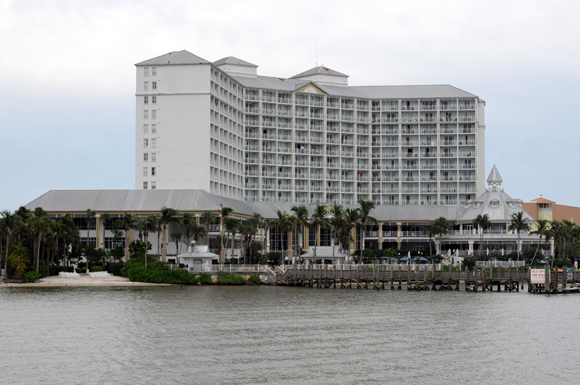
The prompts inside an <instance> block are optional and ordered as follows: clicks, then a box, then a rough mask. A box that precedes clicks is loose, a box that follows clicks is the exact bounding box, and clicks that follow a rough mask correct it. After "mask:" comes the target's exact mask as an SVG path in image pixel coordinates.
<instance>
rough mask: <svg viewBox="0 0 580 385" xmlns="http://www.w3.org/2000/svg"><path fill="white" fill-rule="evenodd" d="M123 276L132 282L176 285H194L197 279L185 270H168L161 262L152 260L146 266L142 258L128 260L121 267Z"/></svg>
mask: <svg viewBox="0 0 580 385" xmlns="http://www.w3.org/2000/svg"><path fill="white" fill-rule="evenodd" d="M121 273H122V275H123V276H124V277H127V278H129V279H130V280H131V281H133V282H150V283H171V284H178V285H195V284H197V283H198V282H199V281H198V279H197V278H196V277H195V276H194V275H193V274H189V273H188V272H187V270H169V269H168V268H167V266H166V265H164V264H163V263H161V262H154V263H152V264H150V265H148V266H147V269H145V263H144V261H143V260H130V261H128V262H126V263H125V266H124V267H123V268H122V269H121Z"/></svg>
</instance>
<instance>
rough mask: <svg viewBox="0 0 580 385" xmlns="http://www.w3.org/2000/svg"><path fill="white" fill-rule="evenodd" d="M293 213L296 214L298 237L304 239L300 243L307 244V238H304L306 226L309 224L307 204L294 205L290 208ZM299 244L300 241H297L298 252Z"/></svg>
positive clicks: (297, 251)
mask: <svg viewBox="0 0 580 385" xmlns="http://www.w3.org/2000/svg"><path fill="white" fill-rule="evenodd" d="M290 210H291V211H292V212H293V213H294V216H295V217H296V223H295V226H296V229H295V231H296V235H297V236H298V235H299V236H298V237H297V239H300V240H302V241H301V242H300V244H301V245H302V244H303V245H304V246H306V242H307V240H304V228H305V227H306V226H307V225H308V209H307V208H306V206H304V205H300V206H294V207H292V208H291V209H290ZM299 250H300V249H299V245H298V242H296V254H295V255H298V254H299Z"/></svg>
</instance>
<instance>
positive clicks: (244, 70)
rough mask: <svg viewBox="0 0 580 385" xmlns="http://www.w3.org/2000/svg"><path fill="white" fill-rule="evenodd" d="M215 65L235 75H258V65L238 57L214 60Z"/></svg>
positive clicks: (248, 76) (249, 76) (251, 76)
mask: <svg viewBox="0 0 580 385" xmlns="http://www.w3.org/2000/svg"><path fill="white" fill-rule="evenodd" d="M213 65H215V66H216V67H218V68H219V69H221V70H222V71H225V72H227V73H229V74H230V75H233V76H243V77H247V78H255V77H258V66H257V65H255V64H252V63H249V62H247V61H245V60H242V59H238V58H237V57H233V56H228V57H224V58H223V59H220V60H218V61H215V62H213Z"/></svg>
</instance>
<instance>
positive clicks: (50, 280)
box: [0, 274, 171, 288]
mask: <svg viewBox="0 0 580 385" xmlns="http://www.w3.org/2000/svg"><path fill="white" fill-rule="evenodd" d="M170 285H171V284H168V283H147V282H131V281H130V280H129V279H128V278H124V277H118V276H115V275H111V276H110V277H108V278H91V277H90V276H89V275H88V274H81V275H80V277H79V278H78V279H74V278H61V277H59V276H58V275H54V276H50V277H45V278H42V279H40V280H38V281H37V282H30V283H7V282H4V281H2V282H0V288H2V287H11V288H12V287H15V288H16V287H22V288H30V287H38V288H46V287H138V286H170Z"/></svg>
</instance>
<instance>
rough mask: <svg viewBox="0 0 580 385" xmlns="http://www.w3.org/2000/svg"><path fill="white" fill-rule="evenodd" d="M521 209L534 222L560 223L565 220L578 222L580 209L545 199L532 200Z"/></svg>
mask: <svg viewBox="0 0 580 385" xmlns="http://www.w3.org/2000/svg"><path fill="white" fill-rule="evenodd" d="M522 208H523V209H524V210H526V212H527V213H529V214H530V215H531V216H532V217H533V218H534V219H535V220H537V219H547V220H549V221H553V220H556V221H562V220H564V219H566V220H568V221H574V222H578V221H579V220H580V207H575V206H566V205H559V204H557V203H556V202H554V201H551V200H549V199H546V198H538V199H533V200H532V201H531V202H528V203H524V204H522Z"/></svg>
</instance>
